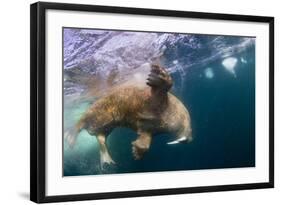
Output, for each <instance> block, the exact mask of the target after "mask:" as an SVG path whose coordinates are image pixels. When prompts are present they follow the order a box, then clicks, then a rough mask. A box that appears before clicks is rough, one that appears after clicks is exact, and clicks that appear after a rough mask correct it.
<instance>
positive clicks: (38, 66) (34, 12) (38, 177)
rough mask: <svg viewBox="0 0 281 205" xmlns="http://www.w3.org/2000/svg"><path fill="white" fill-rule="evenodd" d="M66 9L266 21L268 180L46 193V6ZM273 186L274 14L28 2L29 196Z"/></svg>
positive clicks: (50, 199) (90, 196)
mask: <svg viewBox="0 0 281 205" xmlns="http://www.w3.org/2000/svg"><path fill="white" fill-rule="evenodd" d="M48 9H54V10H67V11H85V12H102V13H121V14H137V15H150V16H163V17H164V16H169V17H181V18H195V19H215V20H229V21H247V22H263V23H267V24H269V50H268V52H269V122H268V123H269V181H268V182H262V183H249V184H229V185H219V186H203V187H187V188H169V189H158V190H141V191H139V190H138V191H135V190H131V191H124V192H123V191H122V192H107V193H88V194H74V195H59V196H46V192H45V185H46V181H45V180H46V179H45V176H46V169H45V168H46V165H45V157H46V155H45V151H46V149H45V146H46V128H45V123H46V120H45V117H46V93H45V89H46V80H45V74H46V68H45V64H46V59H45V48H46V47H45V46H46V45H45V38H46V33H45V26H46V10H48ZM273 187H274V18H273V17H265V16H248V15H232V14H231V15H230V14H217V13H202V12H187V11H173V10H156V9H144V8H125V7H110V6H96V5H81V4H65V3H47V2H38V3H34V4H32V5H31V6H30V199H31V201H34V202H37V203H45V202H61V201H76V200H96V199H109V198H122V197H140V196H154V195H169V194H186V193H198V192H214V191H230V190H245V189H260V188H273Z"/></svg>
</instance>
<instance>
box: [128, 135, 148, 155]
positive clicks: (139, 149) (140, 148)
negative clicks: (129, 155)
mask: <svg viewBox="0 0 281 205" xmlns="http://www.w3.org/2000/svg"><path fill="white" fill-rule="evenodd" d="M150 144H151V134H150V133H147V132H139V136H138V138H137V139H136V140H135V141H133V142H132V152H133V156H134V159H136V160H138V159H141V158H142V157H143V155H144V153H145V152H147V151H148V149H149V147H150Z"/></svg>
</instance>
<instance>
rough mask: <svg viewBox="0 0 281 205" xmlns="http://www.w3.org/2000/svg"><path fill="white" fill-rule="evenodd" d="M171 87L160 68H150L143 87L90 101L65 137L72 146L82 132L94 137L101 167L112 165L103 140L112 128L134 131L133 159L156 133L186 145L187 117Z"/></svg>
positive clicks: (115, 92)
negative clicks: (170, 136) (135, 134)
mask: <svg viewBox="0 0 281 205" xmlns="http://www.w3.org/2000/svg"><path fill="white" fill-rule="evenodd" d="M172 84H173V83H172V79H171V77H170V75H169V74H168V73H167V72H166V71H165V69H164V68H162V67H160V66H158V65H151V72H150V74H149V76H148V78H147V86H144V87H138V86H124V87H121V88H118V89H116V90H112V92H110V93H109V94H107V95H106V96H104V97H102V98H100V99H99V100H97V101H96V102H94V103H93V104H92V105H91V107H90V108H89V109H88V110H87V111H86V112H85V114H84V115H83V116H82V118H81V119H80V120H79V122H78V123H77V124H76V127H75V128H74V132H72V133H68V134H66V137H67V139H68V141H69V142H70V144H73V143H74V142H75V138H76V136H77V135H78V134H79V132H80V131H81V130H82V129H86V130H87V131H88V133H89V134H90V135H95V136H96V137H97V140H98V142H99V144H100V161H101V165H103V164H104V163H108V164H111V163H115V162H114V161H113V160H112V158H111V156H110V154H109V152H108V150H107V146H106V137H107V136H108V135H109V134H110V133H111V132H112V130H113V129H114V128H116V127H127V128H131V129H133V130H135V131H136V132H137V134H138V137H137V139H136V140H135V141H133V142H132V152H133V156H134V158H135V159H141V158H142V157H143V154H144V153H145V152H147V151H148V149H149V147H150V144H151V141H152V138H153V136H154V135H156V134H157V133H170V134H172V135H173V136H175V137H176V139H175V141H173V142H171V143H169V144H175V143H178V142H190V141H191V140H192V135H191V122H190V116H189V113H188V111H187V109H186V108H185V106H184V105H183V104H182V102H181V101H180V100H179V99H177V98H176V97H175V96H174V95H172V94H171V93H169V92H168V91H169V89H170V88H171V87H172Z"/></svg>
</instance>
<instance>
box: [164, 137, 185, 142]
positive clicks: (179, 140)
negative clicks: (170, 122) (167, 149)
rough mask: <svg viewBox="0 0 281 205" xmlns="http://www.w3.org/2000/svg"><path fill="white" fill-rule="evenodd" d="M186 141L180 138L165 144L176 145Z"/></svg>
mask: <svg viewBox="0 0 281 205" xmlns="http://www.w3.org/2000/svg"><path fill="white" fill-rule="evenodd" d="M185 140H186V137H185V136H184V137H181V138H179V139H176V140H174V141H171V142H168V143H167V144H178V143H179V142H182V141H185Z"/></svg>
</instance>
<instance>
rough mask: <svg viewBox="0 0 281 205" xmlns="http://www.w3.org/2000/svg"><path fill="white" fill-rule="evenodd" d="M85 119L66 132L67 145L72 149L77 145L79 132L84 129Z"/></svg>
mask: <svg viewBox="0 0 281 205" xmlns="http://www.w3.org/2000/svg"><path fill="white" fill-rule="evenodd" d="M84 125H85V123H84V119H81V120H80V121H79V122H78V123H77V124H76V126H74V127H71V128H69V129H67V130H66V131H65V132H64V138H65V139H66V141H67V143H68V144H69V146H70V147H73V146H74V145H75V142H76V140H77V137H78V134H79V132H80V131H81V130H82V129H83V128H84Z"/></svg>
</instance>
